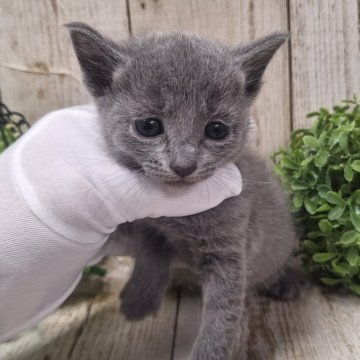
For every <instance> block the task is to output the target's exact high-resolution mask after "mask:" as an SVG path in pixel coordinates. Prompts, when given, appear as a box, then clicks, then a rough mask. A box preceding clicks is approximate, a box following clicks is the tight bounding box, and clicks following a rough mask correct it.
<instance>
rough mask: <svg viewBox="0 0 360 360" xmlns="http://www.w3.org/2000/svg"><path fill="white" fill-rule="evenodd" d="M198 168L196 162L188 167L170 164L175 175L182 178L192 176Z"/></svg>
mask: <svg viewBox="0 0 360 360" xmlns="http://www.w3.org/2000/svg"><path fill="white" fill-rule="evenodd" d="M196 168H197V164H196V162H192V163H190V164H187V165H179V164H173V165H171V164H170V169H172V170H174V171H175V173H176V174H177V175H179V176H181V177H185V176H188V175H190V174H192V173H193V172H194V171H195V170H196Z"/></svg>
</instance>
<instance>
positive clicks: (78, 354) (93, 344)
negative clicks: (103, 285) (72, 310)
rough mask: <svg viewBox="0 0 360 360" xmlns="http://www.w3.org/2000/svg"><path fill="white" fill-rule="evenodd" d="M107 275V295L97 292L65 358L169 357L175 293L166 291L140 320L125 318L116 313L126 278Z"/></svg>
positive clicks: (154, 359) (151, 359)
mask: <svg viewBox="0 0 360 360" xmlns="http://www.w3.org/2000/svg"><path fill="white" fill-rule="evenodd" d="M109 276H110V277H113V278H112V281H113V284H112V285H111V287H112V289H113V290H111V295H110V296H109V295H106V293H104V294H100V295H99V296H97V298H96V300H95V301H94V303H93V304H92V306H91V308H90V311H89V317H88V320H87V321H86V323H85V325H84V327H83V329H82V331H81V335H80V336H79V337H78V339H77V341H76V344H75V346H74V348H73V351H72V353H71V355H70V356H69V358H68V359H69V360H85V359H86V360H98V359H101V360H119V359H124V360H126V359H129V360H130V359H141V360H170V359H171V352H172V342H173V331H174V324H175V317H176V307H177V298H176V296H175V295H174V294H168V295H166V297H165V298H164V300H163V304H162V307H161V309H160V311H159V313H158V314H157V315H156V316H155V317H149V318H146V319H145V320H143V321H140V322H128V321H126V320H125V318H124V317H123V316H122V315H120V314H119V305H120V303H119V299H118V294H119V292H120V289H121V287H122V286H123V285H124V284H125V280H126V278H124V276H121V274H119V273H115V274H113V275H112V274H109ZM109 276H108V277H109ZM54 360H55V359H54ZM56 360H57V359H56Z"/></svg>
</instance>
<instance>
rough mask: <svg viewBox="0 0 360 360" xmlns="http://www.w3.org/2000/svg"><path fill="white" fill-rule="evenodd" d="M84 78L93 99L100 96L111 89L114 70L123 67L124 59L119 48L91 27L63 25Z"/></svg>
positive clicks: (76, 23)
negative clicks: (69, 37) (67, 32)
mask: <svg viewBox="0 0 360 360" xmlns="http://www.w3.org/2000/svg"><path fill="white" fill-rule="evenodd" d="M65 26H66V27H67V28H68V29H69V30H70V35H71V40H72V43H73V46H74V49H75V53H76V56H77V58H78V60H79V63H80V67H81V70H82V72H83V76H84V82H85V84H86V85H87V87H88V89H89V90H90V92H91V94H92V95H93V96H95V97H98V96H102V95H104V94H105V93H106V91H107V90H108V89H109V88H110V87H111V83H112V75H113V73H114V71H115V69H116V68H117V67H119V66H121V65H124V64H125V62H126V58H125V57H124V56H123V55H122V54H121V51H120V48H119V46H118V45H117V44H116V43H115V42H113V41H112V40H110V39H108V38H106V37H104V36H102V35H101V34H99V33H98V32H97V31H96V30H94V29H93V28H92V27H90V26H88V25H86V24H84V23H79V22H73V23H70V24H66V25H65Z"/></svg>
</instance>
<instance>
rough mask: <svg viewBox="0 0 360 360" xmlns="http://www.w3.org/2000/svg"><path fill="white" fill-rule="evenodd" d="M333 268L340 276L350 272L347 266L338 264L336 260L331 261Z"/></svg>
mask: <svg viewBox="0 0 360 360" xmlns="http://www.w3.org/2000/svg"><path fill="white" fill-rule="evenodd" d="M331 267H332V270H333V272H334V273H335V274H337V275H339V276H342V277H344V276H346V275H347V273H348V269H347V267H345V266H343V265H342V264H338V263H337V262H336V261H335V260H334V261H332V262H331Z"/></svg>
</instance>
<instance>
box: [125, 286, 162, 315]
mask: <svg viewBox="0 0 360 360" xmlns="http://www.w3.org/2000/svg"><path fill="white" fill-rule="evenodd" d="M128 285H129V286H128ZM128 285H126V286H125V288H124V290H123V291H122V292H121V294H120V299H121V305H120V311H121V312H122V313H123V314H124V315H125V317H126V319H127V320H130V321H139V320H142V319H144V318H145V317H146V316H148V315H151V314H154V313H156V312H158V310H159V309H160V307H161V297H159V295H158V294H151V293H144V292H139V291H138V290H137V289H136V288H135V287H132V286H131V285H130V284H128Z"/></svg>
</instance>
